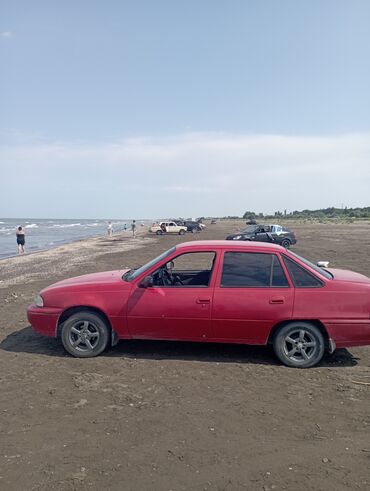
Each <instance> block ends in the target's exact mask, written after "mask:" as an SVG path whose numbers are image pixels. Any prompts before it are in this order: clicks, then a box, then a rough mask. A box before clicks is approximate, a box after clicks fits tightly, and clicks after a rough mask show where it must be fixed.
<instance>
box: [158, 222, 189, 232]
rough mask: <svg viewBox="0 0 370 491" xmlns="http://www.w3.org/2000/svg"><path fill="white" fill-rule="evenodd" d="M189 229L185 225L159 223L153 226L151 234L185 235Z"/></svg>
mask: <svg viewBox="0 0 370 491" xmlns="http://www.w3.org/2000/svg"><path fill="white" fill-rule="evenodd" d="M186 230H187V227H185V226H184V225H177V223H175V222H159V225H152V226H151V227H150V229H149V232H153V233H154V234H157V235H162V234H179V235H184V233H185V232H186Z"/></svg>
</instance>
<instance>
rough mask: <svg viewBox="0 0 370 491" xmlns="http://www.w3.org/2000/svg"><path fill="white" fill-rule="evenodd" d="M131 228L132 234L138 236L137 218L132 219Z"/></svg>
mask: <svg viewBox="0 0 370 491" xmlns="http://www.w3.org/2000/svg"><path fill="white" fill-rule="evenodd" d="M131 230H132V236H133V237H136V220H132V223H131Z"/></svg>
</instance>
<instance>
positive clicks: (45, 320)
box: [27, 305, 62, 337]
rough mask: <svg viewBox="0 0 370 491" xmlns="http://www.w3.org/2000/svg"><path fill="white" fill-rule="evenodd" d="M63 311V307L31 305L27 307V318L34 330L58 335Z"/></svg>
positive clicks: (45, 334) (44, 333)
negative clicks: (59, 320)
mask: <svg viewBox="0 0 370 491" xmlns="http://www.w3.org/2000/svg"><path fill="white" fill-rule="evenodd" d="M61 313H62V310H61V309H57V308H53V307H37V306H36V305H30V306H29V307H28V309H27V319H28V321H29V323H30V324H31V327H32V329H33V331H34V332H37V333H38V334H42V335H43V336H50V337H56V335H57V326H58V319H59V316H60V314H61Z"/></svg>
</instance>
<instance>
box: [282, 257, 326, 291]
mask: <svg viewBox="0 0 370 491" xmlns="http://www.w3.org/2000/svg"><path fill="white" fill-rule="evenodd" d="M283 261H284V263H285V266H286V268H287V270H288V272H289V275H290V277H291V279H292V282H293V285H294V286H295V287H296V288H320V287H322V286H323V283H322V281H321V280H319V279H318V278H316V276H314V275H313V274H312V273H310V272H309V271H307V270H306V269H304V268H303V267H302V266H300V265H299V264H297V263H296V262H294V261H292V260H291V259H289V258H288V257H286V256H284V255H283Z"/></svg>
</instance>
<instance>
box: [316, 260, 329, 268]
mask: <svg viewBox="0 0 370 491" xmlns="http://www.w3.org/2000/svg"><path fill="white" fill-rule="evenodd" d="M317 266H318V267H319V268H328V267H329V261H319V262H318V263H317Z"/></svg>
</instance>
